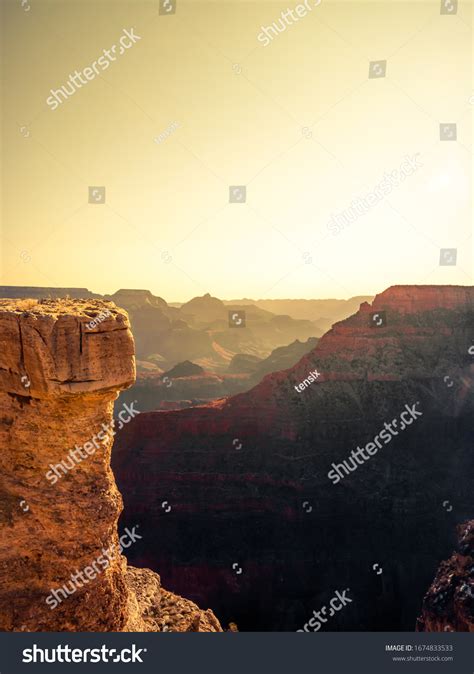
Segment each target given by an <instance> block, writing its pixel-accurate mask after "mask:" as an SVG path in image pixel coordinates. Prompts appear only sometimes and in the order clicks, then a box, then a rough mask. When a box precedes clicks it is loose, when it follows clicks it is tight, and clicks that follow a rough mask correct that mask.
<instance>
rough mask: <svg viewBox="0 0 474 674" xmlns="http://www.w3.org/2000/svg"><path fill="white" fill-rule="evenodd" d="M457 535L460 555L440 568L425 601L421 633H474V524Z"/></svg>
mask: <svg viewBox="0 0 474 674" xmlns="http://www.w3.org/2000/svg"><path fill="white" fill-rule="evenodd" d="M457 532H458V551H457V552H454V553H453V554H452V556H451V557H450V558H449V559H448V560H447V561H446V562H441V564H440V567H439V569H438V573H437V574H436V578H435V579H434V581H433V583H432V585H431V587H430V589H429V590H428V592H427V593H426V595H425V597H424V599H423V607H422V613H421V616H420V617H419V618H418V622H417V631H418V632H474V520H471V521H470V522H465V523H464V524H460V525H458V527H457Z"/></svg>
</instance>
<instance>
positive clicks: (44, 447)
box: [0, 299, 220, 631]
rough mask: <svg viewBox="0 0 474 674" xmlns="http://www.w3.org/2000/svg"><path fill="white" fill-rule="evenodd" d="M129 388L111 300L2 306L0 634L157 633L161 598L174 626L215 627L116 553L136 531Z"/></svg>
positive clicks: (118, 313) (130, 357)
mask: <svg viewBox="0 0 474 674" xmlns="http://www.w3.org/2000/svg"><path fill="white" fill-rule="evenodd" d="M134 380H135V358H134V342H133V337H132V334H131V331H130V325H129V321H128V317H127V314H126V313H125V312H124V311H122V310H120V309H117V307H116V306H115V305H114V304H113V303H110V302H103V301H97V300H67V299H65V300H47V301H41V302H39V301H37V300H17V301H14V300H0V410H1V411H0V446H1V448H2V451H1V454H0V518H1V524H2V527H1V529H2V535H1V539H0V629H1V630H8V631H10V630H23V631H46V630H47V631H124V630H140V631H157V630H160V629H162V628H163V627H164V624H165V623H164V622H163V614H162V611H161V598H162V596H166V598H167V599H166V601H167V603H168V604H170V603H171V604H172V605H173V606H175V610H174V612H173V617H171V618H168V623H166V624H167V629H169V630H173V629H175V630H185V629H188V628H189V625H191V624H193V625H197V629H200V630H203V631H215V630H217V629H220V626H219V623H218V622H217V620H216V619H215V617H214V616H213V614H212V613H211V612H206V613H204V612H202V611H200V610H199V609H198V607H197V606H196V605H195V604H193V603H192V602H187V601H186V600H182V599H181V598H179V597H174V595H172V599H170V598H169V596H168V595H169V593H166V592H165V591H162V590H161V586H160V579H159V576H158V575H157V574H155V573H153V572H151V571H149V570H147V569H133V568H130V567H129V568H128V569H127V562H126V559H125V557H124V556H123V555H122V554H121V553H120V548H121V544H122V543H125V540H126V542H127V544H131V543H130V538H134V533H133V527H132V528H131V530H129V531H130V532H131V536H129V535H128V534H127V536H128V539H124V538H123V537H122V536H123V535H122V536H121V537H120V539H119V534H118V530H117V520H118V517H119V515H120V512H121V510H122V499H121V496H120V494H119V492H118V489H117V487H116V484H115V479H114V476H113V473H112V471H111V468H110V456H111V449H112V444H113V436H114V426H113V419H112V414H113V405H114V401H115V399H116V398H117V395H118V393H119V391H121V390H122V389H124V388H127V387H128V386H130V385H131V384H132V383H133V382H134ZM71 450H72V451H71ZM132 542H133V543H134V544H135V545H138V544H139V542H140V540H136V542H135V541H132ZM173 597H174V599H173ZM173 602H174V604H173ZM177 602H179V603H180V604H183V609H182V610H180V611H178V610H177V609H176V603H177ZM169 613H170V611H169V610H168V614H169ZM196 616H197V617H196ZM211 623H212V624H211Z"/></svg>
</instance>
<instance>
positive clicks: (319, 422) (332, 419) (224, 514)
mask: <svg viewBox="0 0 474 674" xmlns="http://www.w3.org/2000/svg"><path fill="white" fill-rule="evenodd" d="M374 315H376V316H375V317H374ZM473 338H474V289H473V288H470V287H469V288H467V287H455V286H421V287H417V286H413V287H412V286H410V287H406V286H401V287H393V288H389V289H388V290H386V291H385V292H383V293H381V294H380V295H377V297H376V298H375V299H374V301H373V303H372V305H369V304H367V303H363V304H362V305H361V307H360V309H359V311H358V312H357V313H356V314H355V315H354V316H351V317H350V318H348V319H346V320H344V321H342V322H340V323H337V324H336V325H335V326H334V327H333V328H332V329H331V330H330V331H329V332H328V333H326V335H324V336H323V337H322V338H321V339H320V340H319V342H318V345H317V346H316V348H315V349H314V350H312V351H311V352H310V353H309V354H307V355H306V356H304V357H303V358H302V359H301V360H300V361H299V363H297V364H296V365H295V366H294V367H292V368H291V369H289V370H286V371H282V372H275V373H273V374H270V375H268V376H267V377H265V378H264V379H263V381H262V382H261V383H260V384H258V385H257V386H256V387H255V388H253V389H252V390H251V391H248V392H246V393H241V394H238V395H236V396H233V397H231V398H228V399H223V400H219V401H215V402H214V403H212V404H208V405H203V406H200V407H195V408H190V409H185V410H180V411H163V412H149V413H146V414H141V415H140V416H139V417H138V418H137V419H134V420H133V421H132V422H131V423H130V424H129V425H127V426H126V427H125V428H124V429H123V430H122V431H121V432H120V434H119V436H118V438H117V444H116V450H115V451H114V462H115V463H114V470H115V474H116V476H117V481H118V484H119V486H120V489H121V491H122V493H123V495H124V499H125V504H126V510H125V515H124V518H123V524H124V525H125V524H127V525H130V524H131V522H132V519H133V522H140V523H141V525H142V526H143V527H146V529H147V530H148V531H150V532H152V531H154V530H159V531H160V541H159V544H155V542H154V540H153V537H152V536H151V535H150V539H149V542H147V543H146V544H145V545H144V546H142V547H141V548H138V547H137V548H134V549H131V550H130V552H129V553H127V554H128V555H129V558H130V559H132V560H133V561H134V562H137V561H138V562H140V563H146V564H148V565H150V566H152V567H153V568H159V569H160V572H161V573H162V575H163V577H164V578H165V579H166V581H167V583H168V585H171V586H172V587H173V588H174V589H175V590H176V591H179V592H186V591H190V589H191V588H195V590H194V591H195V592H196V593H197V594H196V595H195V596H196V599H198V600H199V601H200V602H203V601H204V602H206V603H208V604H210V605H212V606H213V607H215V608H216V610H217V607H218V610H219V611H220V615H222V616H223V618H225V619H226V620H227V619H228V620H235V621H236V622H237V623H238V624H239V628H240V629H265V630H278V629H288V630H293V629H299V628H300V627H301V626H302V624H304V623H305V622H306V620H307V616H308V615H309V616H310V615H311V613H312V611H313V610H314V609H315V608H316V607H317V606H319V605H322V604H324V602H325V598H326V596H327V594H328V593H330V592H331V591H332V589H333V588H338V587H341V586H342V587H351V588H352V590H353V591H354V592H355V593H357V595H358V597H359V599H358V601H357V607H354V608H353V610H352V611H351V610H349V609H347V611H345V612H341V614H339V615H338V616H337V622H336V623H334V625H333V628H334V629H353V630H358V629H362V630H366V629H367V630H370V629H373V630H377V629H386V630H392V629H393V630H397V629H406V630H410V629H413V627H414V624H415V621H416V617H417V615H418V613H419V607H420V605H421V600H422V596H423V594H424V592H425V590H426V587H427V585H428V584H429V582H430V573H432V569H433V568H434V567H435V565H436V564H437V562H438V560H439V559H441V558H443V556H445V555H446V554H447V553H448V552H449V550H450V549H451V548H452V544H453V541H452V518H453V517H454V516H455V517H456V518H457V521H460V520H462V519H466V518H468V517H469V516H472V508H473V507H474V503H473V496H472V479H473V475H474V457H473V453H472V413H473V411H474V397H473V386H472V384H473V380H474V358H473V356H472V355H471V354H470V352H469V350H470V347H471V346H472V345H473ZM315 370H317V371H318V376H317V377H316V376H313V379H312V381H311V380H309V379H308V376H309V373H311V372H314V371H315ZM305 380H306V382H307V383H306V384H304V386H303V388H301V384H302V382H304V381H305ZM295 387H296V388H295ZM415 404H417V407H416V409H418V410H419V411H421V415H420V416H419V417H417V419H416V421H414V422H413V424H410V425H409V427H406V429H405V430H402V429H401V428H400V427H399V428H398V431H396V433H394V434H393V438H392V439H391V442H390V444H389V445H387V446H385V445H383V446H382V448H381V449H379V450H378V451H377V449H376V451H377V454H376V455H375V456H372V455H371V456H370V457H369V460H367V461H365V462H363V465H358V466H356V469H354V471H353V472H351V474H350V475H345V476H344V477H343V479H341V480H340V481H339V483H338V484H336V483H334V482H333V481H332V480H331V478H330V477H329V473H330V471H331V470H332V464H333V463H335V464H337V465H339V464H341V463H342V462H343V461H344V460H345V459H347V458H348V457H349V456H350V455H351V451H352V450H355V449H356V448H357V447H358V446H359V445H360V446H361V447H364V446H365V445H366V444H367V443H369V442H370V441H372V440H373V439H374V437H375V436H377V435H378V434H379V433H380V430H381V429H383V428H384V424H385V423H386V422H391V421H392V420H393V419H394V418H397V419H398V421H399V423H400V419H399V415H400V414H401V413H402V412H403V410H404V409H406V408H405V406H406V405H408V406H409V407H410V406H411V409H413V406H414V405H415ZM446 499H450V500H452V501H454V500H455V502H456V507H455V509H454V510H453V509H451V510H452V513H451V514H449V513H448V512H447V511H446V509H445V507H444V506H443V502H445V501H446ZM163 500H167V501H169V502H170V503H172V504H173V511H172V513H169V514H166V513H165V512H163V509H162V508H161V506H160V504H161V503H162V501H163ZM304 504H306V505H304ZM177 531H179V536H178V534H177ZM179 538H181V539H182V540H186V541H190V542H191V543H192V544H191V545H190V546H189V545H188V546H186V548H185V547H184V546H183V545H182V544H180V541H179ZM190 549H191V550H192V552H190ZM171 558H172V559H173V564H171V563H169V561H168V560H170V559H171ZM210 560H212V564H211V563H210ZM235 563H238V566H240V567H241V568H242V569H243V572H242V573H241V574H239V575H237V574H236V571H235V570H234V566H233V565H234V564H235ZM375 563H378V564H379V566H380V567H383V574H381V575H378V574H376V573H375V572H374V570H373V565H374V564H375Z"/></svg>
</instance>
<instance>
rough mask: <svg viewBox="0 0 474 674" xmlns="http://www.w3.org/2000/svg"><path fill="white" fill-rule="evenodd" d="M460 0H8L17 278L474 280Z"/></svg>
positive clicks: (11, 220) (357, 284) (379, 284)
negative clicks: (62, 90)
mask: <svg viewBox="0 0 474 674" xmlns="http://www.w3.org/2000/svg"><path fill="white" fill-rule="evenodd" d="M454 2H455V0H437V1H435V2H431V1H427V2H421V1H420V2H417V1H412V0H410V2H403V1H399V0H392V1H390V2H357V1H354V2H352V1H350V2H347V1H346V2H339V1H335V0H306V5H304V4H302V5H300V9H299V10H298V13H297V10H296V7H297V6H298V5H299V3H298V2H290V1H289V0H288V1H286V2H283V3H276V2H267V1H260V2H242V1H240V2H225V1H222V0H219V2H198V1H191V0H150V1H148V2H141V1H140V0H133V2H121V1H120V0H114V1H113V2H112V1H108V0H101V1H99V0H96V1H94V2H92V1H90V0H87V1H84V0H81V1H80V2H79V1H76V0H68V1H67V2H64V1H62V2H60V1H59V0H55V1H53V2H52V1H49V0H42V1H41V2H39V1H38V0H21V1H20V0H15V1H13V0H6V1H5V2H3V3H2V8H3V21H2V30H3V40H2V147H3V169H2V228H1V230H0V247H1V256H0V284H1V285H36V286H61V287H87V288H89V289H90V290H93V291H95V292H100V293H112V292H114V291H115V290H117V289H119V288H147V289H149V290H151V291H152V292H153V293H155V294H156V295H160V296H161V297H164V298H165V299H167V300H169V301H185V300H187V299H189V298H191V297H194V296H196V295H202V294H203V293H205V292H210V293H211V294H212V295H215V296H218V297H221V298H239V297H252V298H281V297H284V298H292V297H293V298H323V297H341V298H342V297H350V296H353V295H359V294H375V293H377V292H381V291H382V290H383V289H385V288H386V287H388V286H390V285H394V284H463V285H471V284H472V282H473V265H472V262H473V239H472V222H473V218H472V198H471V195H472V113H473V111H474V85H473V80H472V69H473V61H472V9H473V4H472V2H469V1H468V0H463V1H462V2H459V4H458V5H457V6H456V4H453V3H454ZM443 3H444V8H443ZM301 7H302V8H303V9H301ZM170 8H171V9H170ZM451 8H452V9H451ZM167 9H170V11H169V12H167V11H166V10H167ZM289 9H291V10H292V12H291V13H288V11H287V10H289ZM303 10H305V13H304V12H303ZM282 12H283V13H285V12H286V14H285V16H286V19H284V18H283V19H282ZM279 20H281V23H280V24H278V25H279V26H280V31H281V32H277V31H275V30H274V29H273V30H272V28H271V26H272V24H273V23H274V22H278V21H279ZM264 28H267V31H266V35H265V32H262V30H263V29H264ZM124 31H126V32H124ZM121 39H122V40H123V41H122V43H121V42H120V40H121ZM113 45H115V47H116V48H115V50H114V51H113V50H112V46H113ZM75 73H79V76H78V75H76V76H75V77H76V79H75V80H74V82H75V84H71V81H70V80H69V76H70V75H72V76H73V77H74V74H75ZM68 82H69V84H68ZM78 83H79V84H78ZM79 85H80V86H79ZM61 86H66V87H67V89H66V91H67V92H69V95H66V94H64V93H62V94H61V93H58V91H59V90H60V88H61ZM54 91H55V92H56V97H55V96H54V94H53V93H52V92H54ZM51 97H52V98H51ZM48 99H49V101H48ZM104 188H105V189H104ZM244 188H245V189H244Z"/></svg>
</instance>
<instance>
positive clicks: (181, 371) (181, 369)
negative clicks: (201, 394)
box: [164, 360, 204, 379]
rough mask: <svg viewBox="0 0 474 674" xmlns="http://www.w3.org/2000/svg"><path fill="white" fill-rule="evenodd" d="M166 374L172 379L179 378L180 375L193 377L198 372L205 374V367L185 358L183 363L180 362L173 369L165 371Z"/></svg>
mask: <svg viewBox="0 0 474 674" xmlns="http://www.w3.org/2000/svg"><path fill="white" fill-rule="evenodd" d="M164 374H165V376H167V377H169V378H170V379H178V378H179V377H193V376H195V375H198V374H204V368H202V367H201V366H200V365H196V363H192V362H191V361H190V360H185V361H183V362H182V363H178V364H177V365H175V366H174V367H172V368H171V370H168V372H165V373H164Z"/></svg>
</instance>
